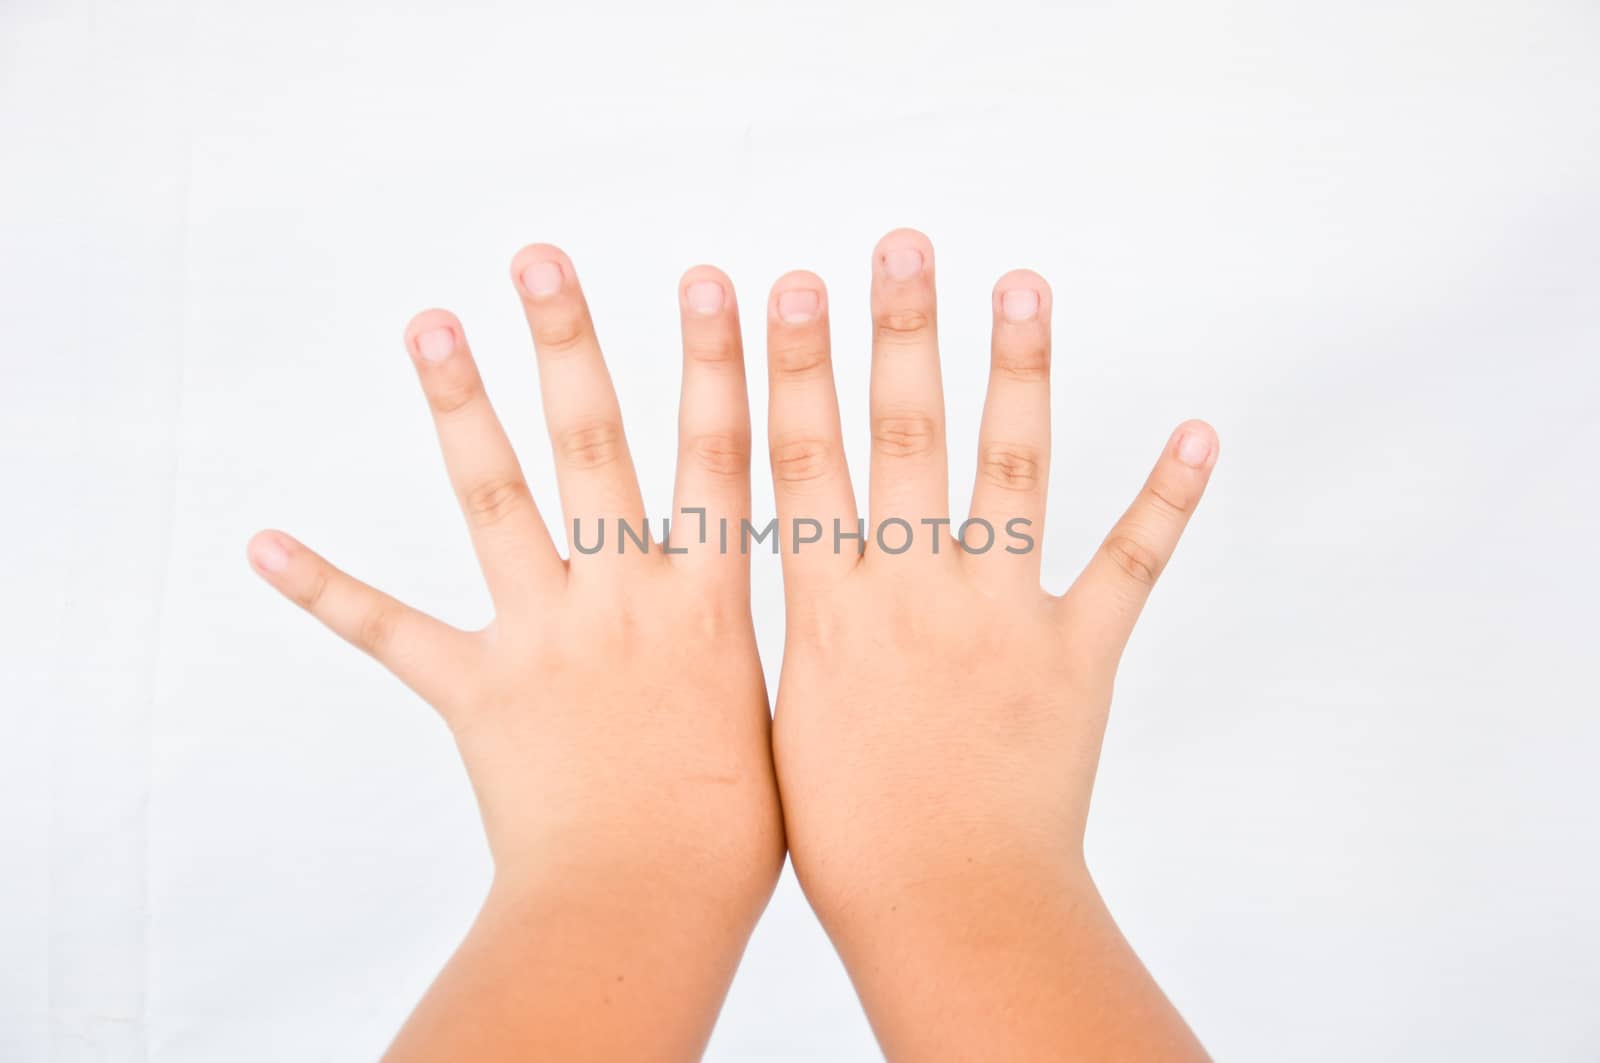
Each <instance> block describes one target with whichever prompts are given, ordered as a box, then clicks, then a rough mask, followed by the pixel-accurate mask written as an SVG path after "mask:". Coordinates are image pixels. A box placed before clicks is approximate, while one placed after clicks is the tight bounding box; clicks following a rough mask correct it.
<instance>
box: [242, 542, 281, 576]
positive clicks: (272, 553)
mask: <svg viewBox="0 0 1600 1063" xmlns="http://www.w3.org/2000/svg"><path fill="white" fill-rule="evenodd" d="M250 561H251V563H252V564H254V565H255V566H256V568H259V569H260V570H261V571H263V572H282V571H283V570H284V569H286V568H288V567H289V551H287V550H285V549H284V548H283V547H282V545H280V544H279V543H278V541H277V540H276V539H274V538H272V537H270V536H261V537H260V538H258V539H256V541H255V542H253V543H251V544H250Z"/></svg>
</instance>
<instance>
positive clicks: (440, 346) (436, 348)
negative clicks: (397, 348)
mask: <svg viewBox="0 0 1600 1063" xmlns="http://www.w3.org/2000/svg"><path fill="white" fill-rule="evenodd" d="M455 349H456V337H455V333H453V332H451V331H450V330H449V329H447V328H431V329H429V330H428V331H426V332H419V333H417V353H418V354H419V355H421V356H422V360H423V361H424V362H442V361H444V360H445V359H446V358H448V357H450V352H451V351H454V350H455Z"/></svg>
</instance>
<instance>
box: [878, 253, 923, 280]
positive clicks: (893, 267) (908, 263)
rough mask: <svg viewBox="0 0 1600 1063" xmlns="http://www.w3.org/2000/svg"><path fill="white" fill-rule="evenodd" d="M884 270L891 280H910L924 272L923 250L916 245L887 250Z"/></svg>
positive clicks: (884, 257)
mask: <svg viewBox="0 0 1600 1063" xmlns="http://www.w3.org/2000/svg"><path fill="white" fill-rule="evenodd" d="M883 272H884V273H886V274H888V276H889V279H890V280H897V281H903V280H910V279H911V278H912V277H915V276H916V275H917V274H919V273H921V272H922V252H921V251H918V250H917V249H916V248H914V247H897V248H894V249H893V250H892V251H887V252H885V253H884V256H883Z"/></svg>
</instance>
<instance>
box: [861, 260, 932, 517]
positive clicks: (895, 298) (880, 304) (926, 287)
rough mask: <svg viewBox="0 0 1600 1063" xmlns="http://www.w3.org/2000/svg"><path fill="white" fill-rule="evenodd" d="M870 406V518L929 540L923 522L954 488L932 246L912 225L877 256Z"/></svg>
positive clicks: (873, 274) (873, 268)
mask: <svg viewBox="0 0 1600 1063" xmlns="http://www.w3.org/2000/svg"><path fill="white" fill-rule="evenodd" d="M871 412H872V472H871V483H870V492H869V498H870V503H871V504H870V506H869V508H870V510H871V520H872V523H873V525H874V526H876V525H879V524H881V523H882V522H883V521H885V520H888V519H890V518H895V517H898V518H900V519H902V520H906V521H908V522H910V524H911V526H912V527H913V529H915V531H916V533H917V535H918V537H919V538H920V539H922V540H924V541H925V540H927V534H926V528H925V526H923V525H922V524H921V523H920V522H921V521H922V520H924V519H928V520H940V519H943V518H946V517H948V516H949V514H950V488H949V479H948V475H949V474H948V471H947V466H946V461H945V442H944V387H943V384H941V382H940V379H939V342H938V337H937V335H936V333H935V326H934V289H933V245H932V244H931V243H929V241H928V238H927V237H926V236H923V235H922V234H921V233H919V232H917V231H915V230H914V229H897V230H895V231H894V232H892V233H890V234H889V235H887V236H885V237H884V238H883V239H882V240H880V241H879V242H878V246H877V248H876V249H875V250H874V252H873V256H872V394H871ZM941 545H942V544H941Z"/></svg>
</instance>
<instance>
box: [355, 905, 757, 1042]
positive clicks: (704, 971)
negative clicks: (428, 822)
mask: <svg viewBox="0 0 1600 1063" xmlns="http://www.w3.org/2000/svg"><path fill="white" fill-rule="evenodd" d="M651 885H652V884H651V883H650V882H648V881H645V880H640V881H633V882H625V883H616V884H614V885H612V886H610V887H607V886H606V885H605V884H603V883H602V884H598V885H597V884H596V882H595V881H593V880H590V881H576V880H573V881H570V883H569V884H563V883H552V882H544V883H538V882H522V881H517V882H506V881H498V882H497V883H496V884H495V886H494V888H493V889H492V890H491V892H490V895H489V897H488V899H487V900H486V902H485V904H484V906H483V910H482V911H481V912H480V913H479V915H478V918H477V920H476V922H475V923H474V924H473V927H472V929H471V931H470V932H469V933H468V935H467V938H466V940H465V941H463V942H462V944H461V946H460V948H459V949H458V950H457V951H456V954H455V955H454V956H453V957H452V958H451V960H450V962H449V963H448V964H447V965H446V966H445V968H444V970H443V971H442V972H441V973H440V975H439V977H438V978H437V980H436V981H435V982H434V984H433V986H432V987H431V988H430V989H429V990H428V993H427V994H426V996H425V997H424V998H423V1000H422V1001H421V1003H420V1004H418V1006H417V1008H416V1010H415V1011H414V1012H413V1014H412V1016H411V1018H410V1019H409V1020H408V1021H407V1022H406V1024H405V1027H404V1028H403V1029H402V1030H401V1031H400V1034H399V1035H398V1037H397V1038H396V1039H395V1042H394V1044H393V1045H392V1046H391V1048H390V1050H389V1053H388V1055H387V1056H386V1057H385V1058H386V1060H388V1061H389V1063H408V1061H413V1060H415V1061H424V1060H426V1061H432V1060H438V1059H461V1060H472V1061H474V1063H479V1061H484V1063H489V1061H497V1060H519V1061H520V1060H528V1059H561V1060H589V1059H593V1060H613V1059H628V1060H662V1061H677V1060H691V1059H697V1058H699V1055H700V1053H701V1052H702V1051H703V1049H704V1047H705V1043H706V1040H707V1038H708V1037H709V1036H710V1032H711V1028H712V1025H713V1023H714V1022H715V1020H716V1016H717V1011H718V1009H719V1007H720V1005H721V1002H722V998H723V996H724V995H725V994H726V992H727V988H728V984H729V982H730V981H731V980H732V978H733V973H734V970H735V968H736V967H737V965H738V962H739V957H740V954H741V953H742V952H743V949H744V945H745V941H746V940H747V938H748V936H749V933H750V930H751V929H752V928H753V926H754V922H755V918H756V915H757V914H758V913H759V907H760V906H759V904H751V905H746V904H730V905H724V904H718V903H715V902H714V900H713V899H712V898H709V897H682V896H678V895H676V894H669V893H668V892H667V891H663V890H651V889H650V886H651ZM751 909H753V910H751Z"/></svg>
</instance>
